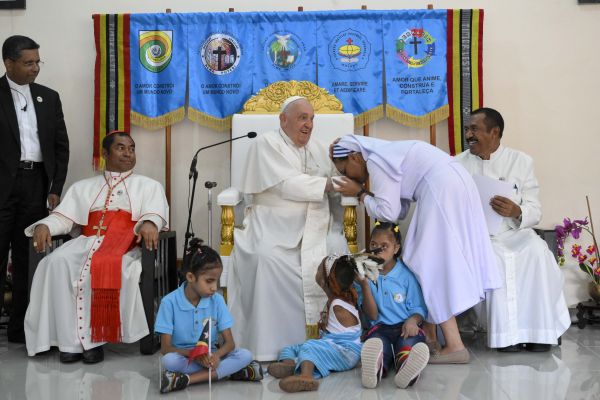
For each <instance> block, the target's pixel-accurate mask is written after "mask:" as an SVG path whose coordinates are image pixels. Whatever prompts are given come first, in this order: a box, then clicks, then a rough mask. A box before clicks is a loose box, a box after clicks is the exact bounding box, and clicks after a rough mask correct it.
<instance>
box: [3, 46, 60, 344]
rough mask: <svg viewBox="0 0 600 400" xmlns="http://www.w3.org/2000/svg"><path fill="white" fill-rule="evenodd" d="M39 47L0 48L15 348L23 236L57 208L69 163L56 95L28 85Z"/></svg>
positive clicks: (23, 283) (23, 285) (22, 300)
mask: <svg viewBox="0 0 600 400" xmlns="http://www.w3.org/2000/svg"><path fill="white" fill-rule="evenodd" d="M39 47H40V46H39V45H38V44H37V43H36V42H34V41H33V40H32V39H30V38H28V37H25V36H11V37H9V38H8V39H6V40H5V41H4V44H3V45H2V60H3V61H4V66H5V67H6V74H5V75H4V76H2V77H1V78H0V263H2V261H3V260H6V257H7V254H8V249H9V248H11V249H12V252H11V254H12V264H13V269H12V271H13V272H12V277H13V300H12V304H13V306H12V313H11V316H10V321H9V324H8V331H7V333H8V341H9V342H17V343H25V334H24V331H23V319H24V317H25V310H26V309H27V301H28V293H27V286H28V254H29V249H28V240H27V238H26V237H25V234H24V232H23V231H24V229H25V228H26V227H27V226H29V225H31V224H32V223H34V222H35V221H38V220H39V219H41V218H43V217H45V216H46V215H47V214H48V209H53V208H54V207H56V206H57V205H58V203H59V201H60V194H61V192H62V189H63V185H64V183H65V178H66V176H67V166H68V163H69V139H68V137H67V128H66V126H65V121H64V118H63V112H62V105H61V103H60V98H59V96H58V93H57V92H55V91H54V90H52V89H50V88H47V87H45V86H42V85H38V84H36V83H33V82H34V81H35V78H36V77H37V75H38V73H39V72H40V64H41V61H40V56H39V51H38V49H39ZM0 273H1V274H5V273H6V272H5V268H0ZM2 276H4V275H2ZM2 281H3V279H2Z"/></svg>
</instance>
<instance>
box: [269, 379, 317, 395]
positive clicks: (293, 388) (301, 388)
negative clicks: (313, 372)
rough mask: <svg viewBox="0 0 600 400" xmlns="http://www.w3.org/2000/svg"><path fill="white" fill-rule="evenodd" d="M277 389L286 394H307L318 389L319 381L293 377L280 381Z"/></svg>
mask: <svg viewBox="0 0 600 400" xmlns="http://www.w3.org/2000/svg"><path fill="white" fill-rule="evenodd" d="M279 387H280V388H281V390H283V391H284V392H288V393H296V392H308V391H313V390H317V389H319V381H318V380H316V379H315V378H313V377H306V376H302V375H294V376H288V377H287V378H283V379H282V380H280V381H279Z"/></svg>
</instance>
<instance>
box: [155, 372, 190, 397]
mask: <svg viewBox="0 0 600 400" xmlns="http://www.w3.org/2000/svg"><path fill="white" fill-rule="evenodd" d="M189 383H190V377H189V376H188V375H186V374H182V373H181V372H171V371H163V373H162V375H161V377H160V392H161V393H169V392H173V391H175V390H181V389H185V388H186V387H187V385H189Z"/></svg>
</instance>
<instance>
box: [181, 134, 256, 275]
mask: <svg viewBox="0 0 600 400" xmlns="http://www.w3.org/2000/svg"><path fill="white" fill-rule="evenodd" d="M246 137H247V138H250V139H253V138H255V137H256V132H248V134H246V135H244V136H238V137H236V138H233V139H228V140H223V141H222V142H218V143H214V144H211V145H210V146H204V147H200V148H199V149H198V151H196V153H195V154H194V158H193V159H192V163H191V164H190V174H189V176H188V179H193V182H192V193H191V198H190V204H189V209H188V219H187V227H186V229H185V243H184V245H183V265H184V266H185V265H187V264H186V261H187V258H188V256H189V254H188V243H189V241H190V238H193V237H194V234H193V233H192V232H191V228H192V210H193V209H194V195H195V194H196V181H197V180H198V170H197V169H196V164H198V153H200V152H201V151H202V150H205V149H210V148H211V147H215V146H218V145H220V144H223V143H228V142H233V141H234V140H237V139H243V138H246ZM209 183H210V186H211V187H210V188H209V187H208V186H207V185H208V184H209ZM213 185H214V186H213ZM215 186H217V184H216V182H206V183H205V187H206V188H208V189H212V188H213V187H215ZM209 196H211V193H210V191H209ZM209 203H210V208H212V199H211V198H210V197H209ZM209 212H210V209H209ZM209 215H210V217H209V223H210V225H211V227H210V229H212V213H210V214H209ZM211 236H212V232H209V242H208V245H209V246H210V245H211V240H210V237H211Z"/></svg>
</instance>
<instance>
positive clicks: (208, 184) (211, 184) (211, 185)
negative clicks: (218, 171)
mask: <svg viewBox="0 0 600 400" xmlns="http://www.w3.org/2000/svg"><path fill="white" fill-rule="evenodd" d="M204 187H205V188H207V189H212V188H214V187H217V182H211V181H206V182H204Z"/></svg>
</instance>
